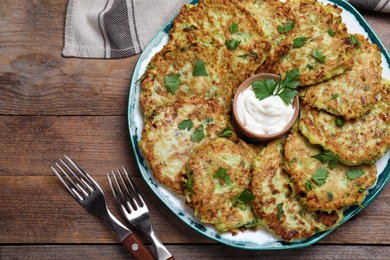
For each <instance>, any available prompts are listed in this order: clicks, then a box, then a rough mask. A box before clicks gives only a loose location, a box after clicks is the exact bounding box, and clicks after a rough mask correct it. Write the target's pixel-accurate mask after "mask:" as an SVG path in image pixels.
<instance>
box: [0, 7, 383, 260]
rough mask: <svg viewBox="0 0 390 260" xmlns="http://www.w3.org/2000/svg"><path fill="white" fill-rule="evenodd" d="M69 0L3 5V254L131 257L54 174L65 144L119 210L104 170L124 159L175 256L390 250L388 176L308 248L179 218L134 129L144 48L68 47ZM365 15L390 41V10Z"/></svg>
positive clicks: (367, 255)
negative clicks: (92, 51)
mask: <svg viewBox="0 0 390 260" xmlns="http://www.w3.org/2000/svg"><path fill="white" fill-rule="evenodd" d="M67 2H68V1H66V0H50V1H49V0H12V1H11V0H3V1H2V3H1V5H0V259H19V258H20V259H21V258H23V259H126V258H132V257H131V255H130V254H129V252H127V251H126V250H125V249H124V247H123V246H122V245H121V244H120V243H119V241H118V240H117V237H116V236H115V234H114V233H113V231H112V230H111V228H110V227H109V225H108V224H107V223H105V222H104V221H103V220H101V219H99V218H98V217H96V216H95V215H93V214H90V213H88V212H87V211H86V210H84V208H82V207H81V206H80V205H79V204H78V203H77V202H76V201H75V200H74V199H73V198H72V197H71V196H70V195H69V194H68V191H66V190H65V188H64V187H63V186H62V184H61V183H60V182H59V180H58V179H57V177H55V176H54V174H53V172H52V171H51V169H50V166H51V165H53V163H54V162H55V161H56V160H57V159H58V158H60V157H62V156H63V154H68V155H69V156H71V157H72V158H73V159H75V160H77V162H78V163H79V164H80V166H82V167H83V168H85V169H86V170H87V171H89V172H90V173H91V174H92V175H93V176H94V177H96V180H97V181H98V182H99V183H100V184H101V186H102V188H103V190H104V191H105V192H106V194H107V195H108V196H107V197H108V203H109V205H110V208H111V209H112V210H113V212H114V214H115V215H117V216H119V212H118V210H117V209H116V205H115V203H114V200H113V198H112V196H111V192H110V190H109V187H108V183H107V179H106V177H105V174H106V172H107V171H110V170H112V169H115V168H116V167H118V166H120V165H122V164H123V165H125V166H126V167H127V168H128V169H129V171H130V173H131V175H133V176H136V178H135V180H136V182H137V184H138V185H139V188H140V189H141V192H142V193H143V195H144V197H145V199H146V201H147V203H148V204H149V207H150V209H151V214H152V218H153V220H152V221H153V223H154V227H155V231H156V232H157V234H158V235H159V236H160V238H161V240H162V241H163V243H165V245H166V246H167V248H168V249H169V250H170V251H171V252H172V253H173V255H174V256H175V257H176V259H199V258H202V259H245V258H247V259H249V258H262V259H265V258H270V259H282V258H288V259H330V258H332V259H336V258H337V259H374V258H375V259H390V185H388V186H387V187H386V188H385V189H384V190H383V192H382V193H381V194H380V196H379V197H378V198H377V199H376V200H375V201H374V202H373V203H372V204H370V205H369V206H368V207H367V208H366V209H364V210H363V211H362V212H361V213H359V214H358V215H357V216H356V217H355V218H354V219H353V220H351V221H348V222H347V223H345V224H344V225H342V226H341V227H339V228H338V229H337V230H336V231H334V232H333V233H331V234H330V235H329V236H327V237H326V238H325V239H323V240H322V241H320V242H319V243H317V244H316V245H313V246H310V247H307V248H302V249H295V250H283V251H245V250H240V249H235V248H231V247H228V246H225V245H221V244H218V243H216V242H215V241H212V240H210V239H208V238H205V237H203V236H202V235H200V234H198V233H197V232H196V231H194V230H193V229H191V228H190V227H188V226H187V225H186V224H184V223H182V222H181V221H180V220H178V218H177V217H176V216H175V215H174V214H173V213H172V212H171V211H170V210H169V209H167V208H166V207H165V205H164V204H163V203H162V202H160V201H159V200H158V198H157V197H156V196H155V195H154V194H153V193H152V192H151V190H150V189H149V188H148V187H147V185H146V184H145V183H144V181H143V179H142V178H141V176H140V174H139V172H138V169H137V164H136V161H135V157H134V154H133V151H132V147H131V143H130V139H129V133H128V128H127V116H126V113H127V101H128V92H129V82H130V77H131V74H132V71H133V68H134V65H135V63H136V61H137V58H138V56H136V57H131V58H127V59H120V60H101V59H77V58H64V57H62V56H61V50H62V46H63V32H64V21H65V11H66V7H67ZM363 16H364V17H365V18H366V19H367V21H368V23H369V24H370V25H371V26H372V28H373V29H374V31H375V32H376V33H377V34H378V36H379V38H380V39H381V40H382V42H383V43H384V45H385V47H386V48H387V49H388V50H390V15H389V14H381V13H372V12H363ZM143 241H144V242H145V243H146V244H147V246H148V247H150V244H149V243H148V242H147V241H146V240H145V239H144V240H143Z"/></svg>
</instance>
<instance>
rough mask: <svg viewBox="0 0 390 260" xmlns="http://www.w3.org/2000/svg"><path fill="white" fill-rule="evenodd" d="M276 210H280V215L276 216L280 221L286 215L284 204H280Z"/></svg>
mask: <svg viewBox="0 0 390 260" xmlns="http://www.w3.org/2000/svg"><path fill="white" fill-rule="evenodd" d="M276 208H277V209H278V215H277V216H276V218H277V219H278V220H280V218H281V217H282V215H283V214H284V211H283V203H279V204H277V205H276Z"/></svg>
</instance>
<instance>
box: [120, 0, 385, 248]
mask: <svg viewBox="0 0 390 260" xmlns="http://www.w3.org/2000/svg"><path fill="white" fill-rule="evenodd" d="M198 2H199V0H192V1H190V2H189V3H190V4H196V3H198ZM320 2H324V3H331V4H336V5H337V6H339V7H341V8H342V9H343V13H344V12H345V11H347V13H349V14H351V15H352V16H353V17H354V18H355V19H356V20H357V21H358V23H359V29H362V30H363V31H364V32H365V33H366V36H367V37H368V38H369V39H370V40H371V42H373V43H375V44H377V45H378V46H379V48H380V50H381V53H382V59H383V58H384V59H385V61H386V63H387V67H386V69H387V68H388V69H389V71H390V56H389V53H388V52H387V50H386V49H385V47H384V45H383V44H382V42H381V41H380V40H379V38H378V36H377V35H376V34H375V32H374V31H373V30H372V29H371V27H370V26H369V24H368V23H367V22H366V21H365V20H364V18H363V17H362V16H361V15H360V13H359V12H358V11H357V10H356V9H355V8H354V7H353V6H352V5H350V4H349V3H348V2H345V1H343V0H328V1H327V0H322V1H320ZM175 17H176V16H174V17H173V18H172V19H171V20H170V21H169V22H168V23H167V24H166V25H165V26H164V27H163V28H162V29H161V31H160V32H159V33H158V34H157V35H156V36H155V37H154V38H153V39H152V41H151V42H150V43H149V45H148V46H147V47H146V48H145V50H144V51H143V52H142V54H141V55H140V57H139V58H138V61H137V63H136V65H135V67H134V71H133V74H132V77H131V81H130V90H129V102H128V110H127V119H128V128H129V134H130V140H131V143H132V147H133V151H134V154H135V157H136V161H137V164H138V167H139V170H140V172H141V175H142V177H143V179H144V180H145V182H146V183H147V184H148V186H149V188H150V189H151V190H152V191H153V192H154V193H155V195H156V196H157V197H158V198H159V199H160V200H161V201H162V202H163V203H164V204H165V205H166V206H167V207H168V208H169V209H170V210H171V211H172V212H173V213H174V214H175V215H176V216H177V217H178V218H179V219H181V220H182V221H183V222H184V223H186V224H187V225H188V226H190V227H191V228H193V229H194V230H196V231H197V232H199V233H201V234H202V235H204V236H206V237H208V238H210V239H212V240H215V241H217V242H219V243H221V244H225V245H228V246H231V247H235V248H240V249H246V250H281V249H293V248H302V247H306V246H309V245H312V244H314V243H316V242H318V241H319V240H321V239H322V238H324V237H325V236H327V235H328V234H330V233H331V232H332V231H333V230H335V229H336V228H337V227H335V228H334V229H332V230H329V231H325V232H321V233H318V234H316V235H314V236H312V237H310V238H308V239H304V240H301V241H296V242H284V241H275V242H266V243H264V244H258V243H255V242H251V241H248V240H245V241H236V240H229V239H226V238H223V237H222V236H221V235H220V234H218V233H217V231H215V232H211V233H210V232H206V230H207V228H206V227H205V226H204V225H203V224H201V223H199V222H198V221H196V220H195V218H193V217H191V216H190V217H188V216H186V215H185V213H183V212H181V211H178V210H175V209H174V207H173V205H172V203H171V201H169V199H167V198H166V195H165V194H162V192H161V191H160V190H159V189H158V187H159V186H161V185H160V184H159V183H158V181H157V180H155V179H154V177H153V174H152V173H151V172H150V170H149V169H148V166H147V163H146V162H145V160H144V158H143V156H142V154H141V152H140V150H139V148H138V141H139V139H140V134H139V133H140V129H139V127H137V124H138V125H139V124H140V122H139V120H140V119H137V118H136V116H135V113H137V111H139V109H140V108H139V102H138V101H137V100H138V99H137V98H138V96H139V88H140V86H139V78H140V77H141V76H142V74H141V72H140V70H141V69H142V68H141V64H142V63H143V62H144V61H145V60H147V59H149V58H150V55H151V52H152V51H153V49H154V48H156V46H158V45H159V44H161V41H162V39H163V38H164V36H166V35H167V34H168V33H169V31H170V29H171V28H172V21H173V19H174V18H175ZM389 73H390V72H389ZM141 123H143V122H141ZM389 153H390V152H389ZM389 153H387V154H386V155H385V156H384V157H387V162H384V165H383V170H382V172H381V173H380V175H379V177H378V180H377V182H376V184H375V185H374V186H373V187H372V188H371V189H370V190H369V193H368V195H367V196H366V198H365V200H364V201H363V202H362V203H361V205H362V206H363V207H359V206H357V205H356V206H352V207H350V208H349V209H347V210H345V211H344V219H343V220H342V222H341V223H340V225H342V224H343V223H345V222H346V221H348V220H349V219H351V218H352V217H354V216H355V215H356V214H357V213H359V212H360V211H361V210H362V209H363V208H365V207H366V206H368V205H369V204H370V203H371V202H372V201H373V200H374V199H375V198H376V197H377V196H378V195H379V194H380V192H381V191H382V190H383V188H384V187H385V185H386V184H387V182H388V181H389V179H390V158H389V157H390V156H389ZM172 196H175V195H174V194H172Z"/></svg>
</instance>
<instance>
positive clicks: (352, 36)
mask: <svg viewBox="0 0 390 260" xmlns="http://www.w3.org/2000/svg"><path fill="white" fill-rule="evenodd" d="M350 36H351V42H352V44H357V46H358V47H360V46H362V43H361V42H360V41H359V40H358V38H356V36H355V35H354V34H351V35H350Z"/></svg>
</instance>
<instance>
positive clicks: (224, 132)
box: [219, 126, 233, 137]
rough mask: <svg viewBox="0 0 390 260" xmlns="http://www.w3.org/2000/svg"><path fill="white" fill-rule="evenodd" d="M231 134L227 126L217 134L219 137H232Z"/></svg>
mask: <svg viewBox="0 0 390 260" xmlns="http://www.w3.org/2000/svg"><path fill="white" fill-rule="evenodd" d="M232 135H233V132H232V129H231V128H230V126H227V127H226V128H225V129H223V130H222V132H221V133H220V134H219V136H220V137H229V136H232Z"/></svg>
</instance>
